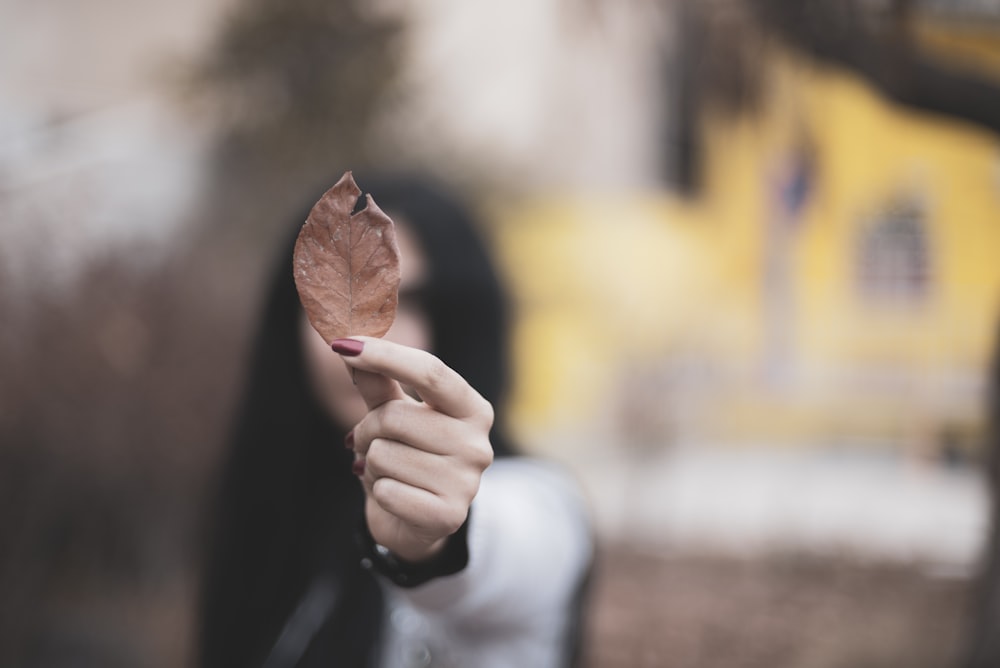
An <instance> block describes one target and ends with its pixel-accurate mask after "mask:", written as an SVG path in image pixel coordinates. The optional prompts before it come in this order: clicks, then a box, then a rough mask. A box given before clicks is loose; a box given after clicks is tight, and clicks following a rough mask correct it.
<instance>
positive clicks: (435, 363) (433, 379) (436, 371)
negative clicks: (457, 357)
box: [423, 355, 451, 390]
mask: <svg viewBox="0 0 1000 668" xmlns="http://www.w3.org/2000/svg"><path fill="white" fill-rule="evenodd" d="M450 371H451V370H450V369H449V368H448V366H447V365H446V364H445V363H444V362H442V361H441V359H440V358H439V357H437V356H436V355H428V356H427V363H426V365H425V366H424V371H423V381H424V386H425V387H427V388H428V389H430V390H437V389H440V388H441V387H443V386H444V385H446V384H447V381H448V378H449V375H450Z"/></svg>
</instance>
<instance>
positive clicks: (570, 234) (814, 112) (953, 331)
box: [495, 32, 1000, 452]
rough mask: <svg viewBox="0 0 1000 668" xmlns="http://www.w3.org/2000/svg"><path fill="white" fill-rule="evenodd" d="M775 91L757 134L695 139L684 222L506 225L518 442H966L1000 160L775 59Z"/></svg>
mask: <svg viewBox="0 0 1000 668" xmlns="http://www.w3.org/2000/svg"><path fill="white" fill-rule="evenodd" d="M949 35H950V33H945V32H942V33H940V34H936V35H935V34H930V38H931V39H934V40H936V41H935V42H934V43H935V44H938V45H943V48H946V49H947V48H949V47H948V45H949V43H950V42H949V39H950V37H949ZM959 43H961V44H968V42H967V41H959ZM998 45H1000V41H998V40H997V39H995V38H992V37H991V38H987V37H981V39H979V41H978V42H976V48H977V49H980V50H983V52H984V53H987V54H989V53H992V54H1000V48H997V47H998ZM765 71H766V72H767V77H766V84H765V86H764V93H765V94H764V100H763V104H762V106H761V108H760V109H759V110H758V111H757V112H756V113H755V114H754V115H753V116H752V117H751V116H744V117H741V118H738V119H731V118H730V119H725V118H705V119H703V120H704V133H705V137H706V148H705V156H704V165H705V170H706V171H705V175H706V178H705V184H704V188H703V189H702V191H701V193H700V195H699V196H698V197H697V199H696V200H694V201H683V200H680V199H678V198H676V197H673V196H671V195H670V194H667V193H643V194H632V195H620V196H612V195H591V196H587V195H580V194H570V195H564V196H553V197H550V198H546V199H544V200H535V201H531V202H521V203H520V204H519V205H517V206H513V207H506V208H502V209H499V210H498V213H497V215H498V218H499V223H500V224H498V225H497V226H496V228H495V229H496V233H497V238H496V241H497V242H498V244H499V248H500V251H501V258H502V260H503V261H504V263H505V268H506V270H507V273H508V277H509V279H510V280H511V282H512V284H513V286H514V289H515V294H516V297H517V300H518V306H519V309H520V310H519V314H520V319H519V322H518V327H517V332H516V335H517V336H516V342H517V345H516V360H517V370H516V374H517V377H518V379H519V384H518V386H517V391H516V394H515V405H514V408H515V416H516V419H517V425H518V426H519V427H520V429H521V430H522V432H523V435H524V436H525V437H526V438H527V439H528V440H529V441H531V440H532V439H538V441H539V442H540V440H541V439H540V438H538V437H540V436H541V435H542V434H545V435H546V436H545V437H546V438H548V437H549V436H550V435H551V434H552V433H563V434H572V435H575V436H578V435H579V434H594V435H600V436H599V437H600V438H605V437H609V436H610V437H612V438H620V439H624V440H625V441H629V442H634V443H640V444H642V443H647V444H650V445H652V446H662V445H665V444H669V443H673V442H677V441H684V440H687V441H711V442H714V443H719V442H722V443H748V442H752V443H761V442H766V443H776V442H782V443H796V444H847V445H853V444H858V443H872V442H875V443H879V444H888V445H892V446H899V447H906V448H912V449H914V450H915V451H918V452H932V451H933V452H936V451H938V450H939V449H940V448H941V447H942V446H943V445H946V444H951V445H954V444H957V445H959V446H961V447H966V446H970V445H973V444H974V443H975V438H976V434H977V432H978V431H979V430H980V428H981V426H982V424H983V418H984V414H983V403H982V402H983V389H984V383H985V379H986V376H985V370H986V368H987V366H988V363H989V360H990V358H991V353H992V346H993V343H994V338H995V334H996V333H997V331H998V330H997V324H998V322H1000V139H998V137H996V136H994V135H992V134H990V133H987V132H984V131H981V130H978V129H976V128H974V127H972V126H969V125H965V124H962V123H958V122H950V121H946V120H942V119H941V118H938V117H931V116H927V115H922V114H917V113H913V112H909V111H906V110H902V109H900V108H897V107H895V106H893V105H892V104H889V103H887V102H886V101H885V100H883V99H882V98H880V96H879V95H878V94H877V93H876V92H874V91H873V90H872V89H871V88H869V87H868V86H866V85H865V84H864V83H863V82H862V81H860V80H859V79H857V78H854V77H852V76H849V75H847V74H845V73H843V72H841V71H838V70H835V69H831V68H821V67H818V66H816V65H811V64H805V63H803V62H801V61H796V60H793V59H792V58H790V57H789V56H788V55H787V54H786V53H782V52H775V53H773V54H772V56H771V57H770V58H769V61H768V65H767V67H766V70H765Z"/></svg>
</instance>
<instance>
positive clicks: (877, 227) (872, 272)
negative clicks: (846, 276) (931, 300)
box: [856, 202, 932, 304]
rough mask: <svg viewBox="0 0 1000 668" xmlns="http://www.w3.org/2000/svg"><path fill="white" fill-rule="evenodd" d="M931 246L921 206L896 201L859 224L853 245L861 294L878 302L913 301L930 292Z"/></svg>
mask: <svg viewBox="0 0 1000 668" xmlns="http://www.w3.org/2000/svg"><path fill="white" fill-rule="evenodd" d="M930 265H931V249H930V240H929V238H928V234H927V220H926V214H925V212H924V210H923V207H920V206H917V205H915V204H913V203H910V202H907V203H902V204H896V205H893V206H891V207H889V208H887V209H886V210H885V211H883V212H882V213H881V214H879V215H877V216H876V217H875V218H873V219H871V220H869V221H868V222H867V223H865V224H862V225H861V227H860V234H859V239H858V248H857V271H856V274H857V285H858V288H859V291H860V294H861V297H862V298H863V299H864V300H865V301H868V302H875V303H878V304H893V303H898V304H914V303H919V302H921V301H923V300H924V299H925V298H926V297H927V296H928V294H929V292H930V287H931V286H930V282H931V278H932V277H931V266H930Z"/></svg>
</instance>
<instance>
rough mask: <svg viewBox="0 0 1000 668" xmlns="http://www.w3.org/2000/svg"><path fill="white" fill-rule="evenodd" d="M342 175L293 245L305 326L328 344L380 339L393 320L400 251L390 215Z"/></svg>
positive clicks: (396, 298)
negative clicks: (360, 205) (355, 338)
mask: <svg viewBox="0 0 1000 668" xmlns="http://www.w3.org/2000/svg"><path fill="white" fill-rule="evenodd" d="M360 195H361V189H360V188H359V187H358V185H357V183H355V182H354V176H353V175H352V174H351V172H347V173H345V174H344V175H343V176H342V177H341V178H340V180H339V181H337V183H336V184H335V185H334V186H333V187H332V188H330V189H329V190H328V191H327V192H326V193H325V194H324V195H323V197H321V198H320V200H319V201H318V202H316V205H315V206H314V207H313V208H312V211H310V212H309V217H308V218H306V222H305V224H304V225H303V226H302V230H301V231H300V232H299V236H298V239H296V241H295V252H294V256H293V268H294V272H295V286H296V288H298V291H299V299H301V300H302V306H303V307H304V308H305V311H306V315H307V316H308V317H309V322H310V323H311V324H312V326H313V327H314V328H315V329H316V331H317V332H319V333H320V335H321V336H322V337H323V338H324V340H326V342H327V343H330V342H332V341H333V340H334V339H338V338H341V337H344V336H348V335H353V334H361V335H367V336H382V335H383V334H385V333H386V332H387V331H388V330H389V327H390V326H391V325H392V321H393V319H394V318H395V317H396V303H397V300H398V292H399V248H398V246H397V245H396V233H395V229H394V227H393V224H392V220H391V219H390V218H389V216H387V215H385V213H383V212H382V210H381V209H379V208H378V206H377V205H376V204H375V201H374V200H373V199H372V197H371V195H366V202H365V208H364V209H362V210H361V211H359V212H357V213H352V212H353V211H354V209H355V205H356V204H357V202H358V197H359V196H360Z"/></svg>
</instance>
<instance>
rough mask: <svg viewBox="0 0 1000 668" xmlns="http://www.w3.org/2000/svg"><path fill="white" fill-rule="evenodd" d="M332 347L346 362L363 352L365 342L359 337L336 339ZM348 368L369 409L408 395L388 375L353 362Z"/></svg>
mask: <svg viewBox="0 0 1000 668" xmlns="http://www.w3.org/2000/svg"><path fill="white" fill-rule="evenodd" d="M330 348H331V349H332V350H333V352H335V353H337V354H338V355H340V356H341V358H342V359H344V363H345V364H346V363H347V360H346V358H348V357H357V356H358V355H360V354H361V353H362V351H363V350H364V342H363V341H359V340H357V339H336V340H335V341H333V343H331V344H330ZM347 368H348V370H349V371H350V372H351V377H352V378H353V379H354V385H355V386H356V387H357V388H358V392H360V393H361V398H362V399H364V400H365V405H366V406H367V407H368V410H372V409H375V408H378V407H379V406H381V405H382V404H384V403H386V402H387V401H392V400H393V399H402V398H404V397H405V396H406V393H405V392H403V388H402V387H400V385H399V383H398V382H396V381H395V380H393V379H392V378H389V377H388V376H383V375H382V374H380V373H375V372H373V371H364V370H362V369H358V368H356V367H354V366H353V365H351V364H347Z"/></svg>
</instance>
